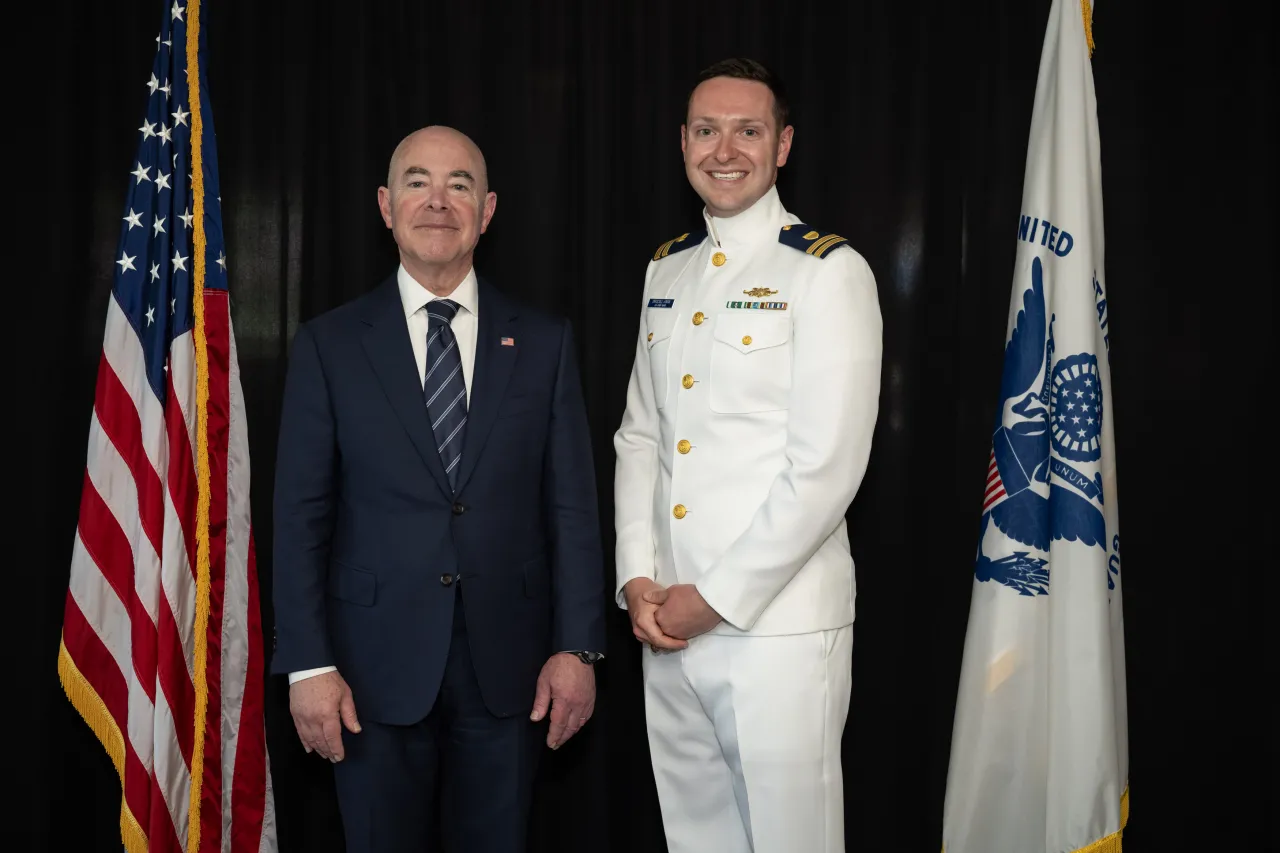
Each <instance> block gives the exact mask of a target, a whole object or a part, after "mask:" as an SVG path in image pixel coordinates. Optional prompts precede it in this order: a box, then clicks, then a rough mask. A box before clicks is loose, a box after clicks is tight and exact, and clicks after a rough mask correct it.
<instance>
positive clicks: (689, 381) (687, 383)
mask: <svg viewBox="0 0 1280 853" xmlns="http://www.w3.org/2000/svg"><path fill="white" fill-rule="evenodd" d="M680 384H681V385H683V386H684V387H686V388H692V387H693V374H692V373H686V374H685V375H684V379H681V380H680Z"/></svg>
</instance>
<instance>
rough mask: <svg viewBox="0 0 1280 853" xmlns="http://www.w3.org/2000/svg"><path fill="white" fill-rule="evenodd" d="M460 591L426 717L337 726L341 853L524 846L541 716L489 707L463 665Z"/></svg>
mask: <svg viewBox="0 0 1280 853" xmlns="http://www.w3.org/2000/svg"><path fill="white" fill-rule="evenodd" d="M460 587H461V584H459V585H458V588H459V589H460ZM462 597H463V594H462V593H461V591H459V593H457V597H456V598H455V599H454V618H453V637H452V639H451V644H450V647H449V658H448V662H447V664H446V665H445V672H444V680H443V683H442V684H441V686H440V695H439V697H438V698H437V699H436V703H435V706H434V707H433V708H432V710H431V713H430V714H429V715H428V716H427V717H426V718H425V719H423V720H422V721H420V722H418V723H416V724H414V725H412V726H389V725H383V724H380V723H374V722H367V721H363V720H362V721H361V727H362V729H363V731H361V732H360V733H359V734H352V733H351V732H348V731H346V730H345V729H344V730H343V732H342V739H343V745H344V746H345V747H346V758H344V759H343V760H342V761H341V762H339V763H338V764H337V765H335V767H334V778H335V781H336V784H337V791H338V801H339V808H340V809H341V812H342V823H343V827H344V830H345V834H346V841H347V851H348V853H436V851H441V850H443V851H444V853H524V851H525V849H526V837H527V828H528V818H529V804H530V800H531V798H532V789H533V777H534V773H535V771H536V767H537V760H538V756H539V755H540V754H541V751H542V748H544V747H543V743H544V741H545V740H546V727H547V722H546V721H545V720H544V721H542V722H540V723H533V722H531V721H530V720H529V717H528V716H527V715H517V716H515V717H510V718H507V719H500V718H498V717H495V716H493V715H492V714H490V713H489V711H488V709H487V708H486V707H485V705H484V702H483V700H482V699H481V696H480V687H479V684H478V683H477V682H476V676H475V672H474V670H473V669H472V665H471V653H470V651H469V649H468V645H467V626H466V616H465V613H464V612H463V606H462ZM533 690H534V685H532V684H531V685H529V707H530V710H532V708H533ZM355 701H356V711H357V713H359V710H360V697H359V696H356V697H355ZM442 842H443V844H442Z"/></svg>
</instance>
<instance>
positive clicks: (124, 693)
mask: <svg viewBox="0 0 1280 853" xmlns="http://www.w3.org/2000/svg"><path fill="white" fill-rule="evenodd" d="M62 642H63V645H65V646H66V647H67V653H68V654H69V655H71V659H72V660H73V661H75V664H76V669H78V670H79V671H80V675H81V676H83V677H84V680H85V681H87V682H88V683H89V685H90V686H91V687H92V688H93V691H94V692H95V693H97V694H98V698H99V699H101V700H102V704H103V705H104V706H105V708H106V711H107V713H108V714H109V715H110V716H111V719H112V720H114V721H115V725H116V729H117V731H119V733H120V737H121V739H122V740H123V741H124V773H123V776H124V778H123V779H122V780H121V784H122V786H123V788H124V792H123V799H124V802H125V804H126V805H127V806H128V808H129V811H130V812H132V813H133V817H134V819H135V820H137V822H138V824H139V825H140V826H142V827H146V826H147V824H148V822H149V818H148V816H149V814H150V809H151V796H150V789H151V777H150V775H148V773H147V768H145V767H143V766H142V761H141V760H140V759H139V758H138V753H137V752H135V751H134V749H133V743H132V742H131V741H130V740H129V687H128V682H127V681H126V680H125V677H124V673H122V672H121V671H120V667H119V666H117V665H116V660H115V658H113V657H112V656H111V652H110V651H108V649H107V647H106V646H105V645H103V643H102V640H101V639H100V638H99V637H98V635H97V633H96V632H95V631H94V630H93V627H92V626H91V625H89V622H88V620H87V619H85V617H84V613H82V612H81V610H80V606H79V605H78V604H77V603H76V600H75V598H73V597H72V596H70V595H68V596H67V606H66V611H65V615H64V616H63V622H62ZM117 769H119V768H117ZM167 817H168V814H167V813H166V819H167Z"/></svg>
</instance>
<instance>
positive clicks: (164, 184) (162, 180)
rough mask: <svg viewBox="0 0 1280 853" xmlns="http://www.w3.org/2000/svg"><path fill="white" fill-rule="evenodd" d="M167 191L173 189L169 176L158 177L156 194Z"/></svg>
mask: <svg viewBox="0 0 1280 853" xmlns="http://www.w3.org/2000/svg"><path fill="white" fill-rule="evenodd" d="M167 189H172V188H171V187H170V186H169V176H168V175H156V192H159V191H160V190H167Z"/></svg>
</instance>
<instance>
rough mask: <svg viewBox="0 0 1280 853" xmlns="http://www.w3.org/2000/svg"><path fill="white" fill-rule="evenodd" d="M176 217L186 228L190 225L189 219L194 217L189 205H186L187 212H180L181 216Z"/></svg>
mask: <svg viewBox="0 0 1280 853" xmlns="http://www.w3.org/2000/svg"><path fill="white" fill-rule="evenodd" d="M178 218H179V219H181V220H182V224H183V225H185V226H187V227H188V228H190V227H191V220H193V219H195V217H194V216H192V215H191V205H187V212H186V213H184V214H182V215H181V216H179V217H178Z"/></svg>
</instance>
